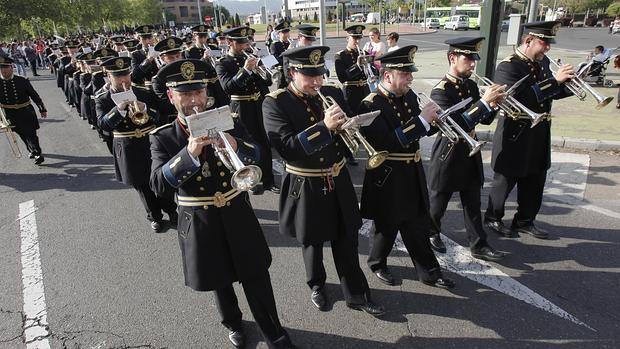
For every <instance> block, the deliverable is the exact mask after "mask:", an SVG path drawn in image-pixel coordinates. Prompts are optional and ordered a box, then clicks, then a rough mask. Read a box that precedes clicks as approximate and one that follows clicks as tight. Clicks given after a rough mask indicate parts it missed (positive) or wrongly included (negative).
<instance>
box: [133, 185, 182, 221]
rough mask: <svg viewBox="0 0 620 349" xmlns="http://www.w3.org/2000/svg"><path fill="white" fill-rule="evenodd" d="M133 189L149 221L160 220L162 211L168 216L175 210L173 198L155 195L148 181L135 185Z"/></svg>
mask: <svg viewBox="0 0 620 349" xmlns="http://www.w3.org/2000/svg"><path fill="white" fill-rule="evenodd" d="M134 189H135V190H136V191H137V192H138V195H139V196H140V201H142V205H144V209H145V210H146V217H147V219H148V220H149V221H161V220H162V218H163V214H162V211H164V212H166V213H167V214H168V216H170V214H174V213H175V212H176V210H177V205H176V204H175V203H174V200H172V199H171V198H166V197H159V196H157V195H155V193H153V191H152V190H151V188H150V187H149V184H148V183H146V184H142V185H135V186H134Z"/></svg>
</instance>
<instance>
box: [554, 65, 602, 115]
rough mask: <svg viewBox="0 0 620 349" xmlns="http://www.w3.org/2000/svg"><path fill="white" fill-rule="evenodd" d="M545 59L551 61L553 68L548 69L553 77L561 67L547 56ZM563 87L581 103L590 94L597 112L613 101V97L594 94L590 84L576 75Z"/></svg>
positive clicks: (594, 91)
mask: <svg viewBox="0 0 620 349" xmlns="http://www.w3.org/2000/svg"><path fill="white" fill-rule="evenodd" d="M547 58H549V60H550V61H551V63H552V65H553V67H554V68H551V65H550V66H549V69H551V72H552V73H553V76H555V75H556V74H557V71H558V69H559V68H560V67H561V65H560V64H559V63H558V62H557V61H556V60H554V59H551V57H548V56H547ZM564 86H566V88H568V90H569V91H570V92H572V93H573V94H574V95H575V96H576V97H577V98H579V100H581V101H583V100H585V99H586V97H587V96H588V93H589V94H591V95H592V97H594V99H595V100H596V103H597V104H596V109H597V110H598V109H601V108H603V107H604V106H606V105H607V104H609V103H610V102H611V101H612V100H613V99H614V98H613V97H605V96H603V95H601V94H599V93H598V92H596V90H594V89H593V88H592V86H590V84H588V83H587V82H585V81H584V80H583V79H582V78H580V77H579V75H576V76H575V77H574V78H572V79H570V80H568V81H566V82H565V83H564Z"/></svg>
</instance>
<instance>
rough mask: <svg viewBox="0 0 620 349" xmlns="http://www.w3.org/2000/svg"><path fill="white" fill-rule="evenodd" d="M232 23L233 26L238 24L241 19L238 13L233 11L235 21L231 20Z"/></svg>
mask: <svg viewBox="0 0 620 349" xmlns="http://www.w3.org/2000/svg"><path fill="white" fill-rule="evenodd" d="M233 25H235V26H237V27H238V26H240V25H241V20H240V19H239V14H238V13H235V21H234V22H233Z"/></svg>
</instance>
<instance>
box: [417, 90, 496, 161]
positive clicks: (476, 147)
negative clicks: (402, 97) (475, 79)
mask: <svg viewBox="0 0 620 349" xmlns="http://www.w3.org/2000/svg"><path fill="white" fill-rule="evenodd" d="M416 95H417V96H418V104H419V105H420V108H422V109H424V107H425V106H426V105H428V104H429V103H434V104H437V103H435V101H433V100H432V99H431V98H430V97H429V96H427V95H426V94H424V93H422V92H420V93H417V92H416ZM471 100H472V98H471V97H467V98H466V99H464V100H462V101H461V102H459V103H457V104H455V105H453V106H451V107H450V108H448V109H446V110H443V109H441V108H439V110H438V112H437V119H436V120H435V121H434V126H435V127H437V128H438V129H439V131H441V133H443V134H444V135H445V136H446V137H447V138H448V139H449V140H450V141H451V142H452V143H457V142H458V141H459V138H463V139H464V140H465V142H467V145H468V146H469V156H473V155H474V154H476V153H477V152H479V151H480V149H481V148H482V146H483V145H484V144H485V143H486V142H480V141H478V140H476V139H474V138H473V137H472V136H470V135H469V133H467V132H466V131H465V130H463V128H462V127H461V126H459V124H457V123H456V121H454V119H452V118H451V117H450V114H452V113H453V112H455V111H457V110H459V109H462V108H463V107H465V106H466V105H467V104H469V103H470V102H471Z"/></svg>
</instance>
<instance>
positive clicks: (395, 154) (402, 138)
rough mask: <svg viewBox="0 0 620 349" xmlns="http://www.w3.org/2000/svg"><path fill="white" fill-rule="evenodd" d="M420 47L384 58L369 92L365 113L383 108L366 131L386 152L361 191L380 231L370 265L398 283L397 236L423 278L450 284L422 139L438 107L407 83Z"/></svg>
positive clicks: (434, 283)
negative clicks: (435, 240) (432, 214)
mask: <svg viewBox="0 0 620 349" xmlns="http://www.w3.org/2000/svg"><path fill="white" fill-rule="evenodd" d="M417 49H418V47H417V46H415V45H409V46H405V47H402V48H400V49H398V50H394V51H391V52H389V53H386V54H385V55H383V56H382V57H381V74H380V75H381V82H380V83H379V87H378V89H377V92H376V93H371V94H369V95H368V96H367V97H366V98H365V99H364V100H363V101H362V104H361V107H360V111H361V112H366V111H372V110H381V115H379V116H378V117H377V118H376V119H375V120H374V121H373V123H372V124H370V125H369V126H367V127H363V128H362V133H363V134H364V135H365V136H366V139H367V140H368V142H369V143H370V144H372V146H373V147H374V148H375V149H376V150H377V151H387V152H388V153H389V155H388V157H387V160H386V161H385V162H383V164H381V165H380V166H378V167H377V168H375V169H367V170H366V174H365V176H364V188H363V189H362V200H361V211H362V217H364V218H367V219H372V220H374V223H375V227H376V231H375V232H374V235H373V236H372V237H371V238H372V239H373V243H372V249H371V251H370V253H369V255H368V266H369V267H370V269H371V270H372V272H373V273H374V274H375V276H376V277H377V278H378V279H379V280H380V281H381V282H383V283H385V284H387V285H395V284H396V282H395V280H394V277H393V276H392V274H391V273H390V270H389V268H388V266H387V257H388V255H389V254H390V251H392V246H394V240H395V239H396V235H397V234H398V232H399V231H400V234H401V236H402V238H403V243H404V244H405V247H406V248H407V251H408V252H409V256H410V257H411V259H412V260H413V263H414V265H415V269H416V272H417V274H418V278H419V280H420V281H422V282H424V283H425V284H427V285H430V286H436V287H442V288H452V287H454V282H453V281H452V280H450V279H448V278H446V277H444V276H443V275H442V272H441V269H440V267H439V262H438V261H437V258H435V255H434V254H433V250H432V249H431V246H430V243H429V241H428V231H429V225H430V219H429V216H428V191H427V188H426V178H425V175H424V168H423V167H422V162H421V158H422V157H421V152H420V144H419V143H418V139H420V138H421V137H424V136H426V135H427V133H428V132H429V131H430V127H431V126H430V124H431V123H432V122H433V121H435V120H436V119H437V112H438V110H439V108H438V107H437V105H436V104H434V103H432V102H430V103H426V105H424V106H421V105H420V104H419V102H418V96H417V95H416V94H415V92H413V90H411V88H410V87H409V86H410V85H411V82H412V81H413V74H412V73H413V72H416V71H418V69H417V68H416V66H415V63H414V57H415V53H416V51H417Z"/></svg>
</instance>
